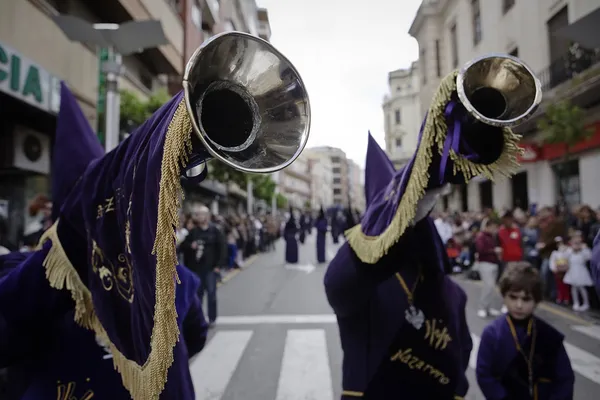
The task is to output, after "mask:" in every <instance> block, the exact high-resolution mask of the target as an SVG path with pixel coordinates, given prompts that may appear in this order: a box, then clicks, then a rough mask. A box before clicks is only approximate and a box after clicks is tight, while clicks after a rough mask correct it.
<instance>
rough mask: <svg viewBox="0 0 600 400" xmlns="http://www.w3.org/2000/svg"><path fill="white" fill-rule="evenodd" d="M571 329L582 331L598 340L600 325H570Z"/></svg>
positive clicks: (599, 338) (599, 337)
mask: <svg viewBox="0 0 600 400" xmlns="http://www.w3.org/2000/svg"><path fill="white" fill-rule="evenodd" d="M571 329H573V330H574V331H577V332H580V333H583V334H584V335H588V336H589V337H591V338H594V339H596V340H600V326H597V325H593V326H586V325H571Z"/></svg>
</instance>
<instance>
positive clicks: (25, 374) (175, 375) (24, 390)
mask: <svg viewBox="0 0 600 400" xmlns="http://www.w3.org/2000/svg"><path fill="white" fill-rule="evenodd" d="M44 255H45V251H44V250H42V251H40V252H36V253H33V254H32V255H31V256H29V255H23V254H22V253H11V254H9V255H6V256H2V257H0V270H5V269H8V268H10V269H13V272H12V273H11V274H10V275H9V277H10V279H11V280H12V281H18V280H23V281H28V282H39V283H40V288H39V289H40V290H39V291H38V292H36V293H38V294H37V295H36V296H33V297H34V298H36V300H37V301H38V302H39V304H40V305H41V304H44V302H46V303H47V304H51V305H55V304H56V303H55V302H54V301H52V299H53V297H48V296H46V293H45V292H46V291H48V293H49V294H52V295H58V296H60V295H64V296H65V297H67V298H68V297H69V294H68V292H66V291H57V290H54V289H51V288H50V287H49V286H48V284H47V282H43V280H45V278H43V274H39V275H42V278H41V279H36V278H35V275H38V273H35V274H34V275H32V272H34V271H38V269H41V268H42V267H41V260H42V259H43V258H42V257H43V256H44ZM19 259H20V260H21V261H22V262H23V261H24V263H22V264H20V265H21V266H20V267H19V268H18V269H14V268H13V267H14V263H15V261H17V260H19ZM177 271H178V273H179V276H180V278H181V282H182V284H181V285H178V286H177V297H176V308H177V314H178V315H179V316H180V317H179V319H178V323H179V327H180V329H181V330H182V332H184V338H185V342H184V341H180V342H179V343H178V344H177V346H176V347H175V350H174V353H175V360H176V361H175V363H174V364H173V366H172V367H171V368H170V369H169V373H168V380H167V384H166V389H165V391H163V393H162V395H161V397H160V398H161V399H165V400H166V399H171V398H177V399H183V400H192V399H194V398H195V396H194V388H193V385H192V381H191V377H190V373H189V368H188V356H191V355H192V354H188V349H190V348H191V349H194V350H193V351H194V352H197V351H199V350H200V349H201V348H202V346H203V345H204V341H205V339H206V333H207V330H208V328H207V324H206V321H205V319H204V316H203V314H202V309H201V307H200V305H199V299H198V296H197V294H196V292H197V290H198V287H199V285H200V281H199V279H198V278H197V277H196V276H195V275H194V274H193V273H192V272H190V271H188V270H187V269H186V268H185V267H180V266H178V267H177ZM44 286H45V288H44ZM30 288H32V289H33V288H35V287H30ZM0 289H4V290H2V291H1V293H2V295H5V296H6V295H9V294H10V293H12V297H9V299H12V300H13V301H15V300H17V298H16V297H14V296H16V295H19V294H23V295H27V296H29V297H31V296H30V292H28V293H19V292H17V291H10V290H7V289H9V288H8V287H6V286H3V284H2V283H0ZM7 303H8V302H6V303H4V304H7ZM13 308H14V307H13ZM20 311H21V312H23V311H26V309H21V310H20ZM38 311H39V312H43V311H48V313H47V314H44V315H45V316H46V317H47V321H46V322H48V325H45V326H44V327H43V329H27V328H28V325H24V323H25V322H26V323H27V324H30V323H32V320H29V321H23V320H21V319H12V318H11V319H9V322H10V331H6V330H0V337H2V338H4V337H8V338H10V341H9V342H8V345H7V346H6V348H7V349H8V348H14V349H16V352H15V356H14V357H13V358H12V360H11V362H10V366H11V371H10V372H11V373H10V377H11V380H10V382H9V393H14V394H15V395H16V394H18V395H17V396H16V398H19V399H23V400H29V399H31V400H34V399H35V400H37V399H48V398H55V397H56V395H57V394H56V393H57V390H59V389H58V388H59V387H61V385H64V386H65V387H64V388H63V389H62V390H64V389H66V386H67V385H69V384H73V385H72V387H73V390H74V391H73V392H72V393H70V396H69V398H78V399H79V398H84V397H85V396H84V394H86V393H87V392H88V391H91V392H93V395H94V396H93V398H101V399H104V398H106V399H113V400H120V399H123V400H126V399H130V398H131V396H130V394H129V392H128V391H127V390H126V389H125V388H124V387H123V385H122V383H121V377H120V375H119V373H118V372H117V371H116V370H115V369H114V367H113V363H112V359H110V358H105V356H107V354H108V353H107V352H106V351H105V350H104V349H103V348H102V347H100V346H99V345H98V344H97V343H96V340H95V336H94V333H93V332H91V331H88V330H86V329H83V328H81V327H80V326H78V325H77V324H76V323H75V322H74V314H73V310H72V307H71V310H68V309H67V308H63V307H61V308H56V307H49V308H48V307H47V308H45V309H39V310H38ZM6 315H9V314H7V313H6V312H4V310H2V307H1V305H0V319H1V317H2V316H6ZM9 316H10V315H9ZM186 326H188V329H186ZM36 332H39V336H35V333H36ZM188 332H189V334H188ZM9 333H10V336H9V335H8V334H9ZM23 349H34V350H32V351H30V352H29V354H28V353H27V352H24V351H23ZM0 354H2V355H4V354H5V353H3V352H2V350H1V348H0ZM2 360H4V358H3V359H2ZM2 364H3V363H2ZM53 396H54V397H53ZM60 398H61V399H62V398H63V397H60ZM65 398H66V397H65Z"/></svg>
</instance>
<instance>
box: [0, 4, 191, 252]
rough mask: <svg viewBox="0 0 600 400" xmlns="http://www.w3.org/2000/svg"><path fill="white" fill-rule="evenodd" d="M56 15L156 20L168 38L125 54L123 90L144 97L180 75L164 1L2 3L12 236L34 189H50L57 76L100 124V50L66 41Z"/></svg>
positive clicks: (0, 41)
mask: <svg viewBox="0 0 600 400" xmlns="http://www.w3.org/2000/svg"><path fill="white" fill-rule="evenodd" d="M58 14H69V15H74V16H77V17H80V18H82V19H84V20H86V21H89V22H90V23H100V22H104V23H123V22H126V21H130V20H147V19H157V20H159V21H160V22H161V24H162V27H163V30H164V32H165V35H166V37H167V39H168V42H169V43H168V44H166V45H164V46H161V47H160V48H155V49H150V50H147V51H144V52H143V53H139V54H135V55H131V56H127V57H124V58H123V64H124V66H125V73H124V76H123V77H122V79H121V82H120V85H121V88H123V89H129V90H133V91H134V92H136V93H137V94H139V95H140V96H148V95H149V94H150V93H151V92H152V91H153V90H155V89H157V88H158V87H161V86H164V85H165V83H166V80H165V79H164V76H170V75H177V76H180V75H181V74H182V70H183V65H182V54H183V52H182V50H183V24H182V21H181V19H180V18H179V16H178V15H177V13H176V12H175V11H174V10H173V9H172V7H171V6H170V5H169V4H168V3H167V2H165V0H105V1H102V2H100V1H83V0H2V1H0V71H2V73H1V74H0V119H1V120H2V124H0V148H1V149H3V153H2V156H1V157H0V202H1V203H2V207H1V209H2V210H7V211H3V213H4V214H6V215H4V216H3V217H5V218H7V219H8V226H9V229H10V232H9V237H10V239H11V240H13V241H16V240H17V239H18V237H19V235H20V233H21V231H22V229H23V226H24V225H25V224H26V223H27V218H28V216H27V213H26V212H25V210H26V205H27V204H28V203H29V201H30V200H31V199H32V198H33V197H34V196H36V195H37V194H47V195H49V194H50V179H49V174H50V159H51V148H52V140H53V137H54V130H55V127H56V115H57V112H58V109H59V106H60V86H59V84H60V81H61V80H64V81H65V82H66V83H67V84H68V85H69V87H70V88H71V90H72V91H73V92H74V94H75V96H76V97H77V99H78V101H79V104H80V105H81V108H82V110H83V112H84V114H85V115H86V117H87V119H88V120H89V122H90V124H91V126H92V127H94V129H95V128H96V126H97V122H98V121H97V112H96V108H97V102H98V88H99V82H100V79H101V74H100V71H99V60H98V56H97V54H98V53H102V52H100V51H99V49H96V48H93V47H92V46H89V45H85V44H81V43H74V42H71V41H70V40H69V39H68V38H67V37H66V36H65V35H64V33H63V32H62V31H61V30H60V29H59V28H58V26H57V25H56V24H55V23H54V22H53V21H52V19H51V18H52V16H54V15H58ZM32 28H34V29H32ZM4 149H8V151H6V152H4Z"/></svg>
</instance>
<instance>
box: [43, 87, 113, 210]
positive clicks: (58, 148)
mask: <svg viewBox="0 0 600 400" xmlns="http://www.w3.org/2000/svg"><path fill="white" fill-rule="evenodd" d="M54 143H55V144H54V149H53V152H52V201H53V208H52V220H53V221H55V220H56V218H57V217H58V213H59V211H60V207H61V206H62V204H63V203H64V201H65V199H66V197H67V196H68V195H69V193H70V192H71V189H73V186H75V183H76V182H77V180H78V179H79V178H80V177H81V175H83V173H84V172H85V169H86V168H87V166H88V164H89V163H90V162H91V161H92V160H95V159H97V158H100V157H102V156H103V155H104V149H103V148H102V146H101V145H100V142H99V141H98V138H97V137H96V135H95V134H94V131H93V130H92V127H91V126H90V124H89V123H88V121H87V119H86V118H85V115H83V111H81V108H80V107H79V104H78V103H77V100H76V99H75V96H73V93H71V91H70V90H69V88H68V87H67V85H66V84H65V83H64V82H61V84H60V111H59V113H58V119H57V123H56V138H55V142H54Z"/></svg>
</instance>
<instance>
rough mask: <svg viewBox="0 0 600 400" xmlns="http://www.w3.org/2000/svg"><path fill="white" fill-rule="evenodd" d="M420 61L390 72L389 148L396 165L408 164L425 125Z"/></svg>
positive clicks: (387, 100) (387, 106)
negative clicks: (422, 121)
mask: <svg viewBox="0 0 600 400" xmlns="http://www.w3.org/2000/svg"><path fill="white" fill-rule="evenodd" d="M418 65H419V64H418V62H413V63H412V65H411V66H410V68H406V69H398V70H395V71H392V72H390V73H389V74H388V85H389V93H388V94H386V96H385V97H384V99H383V117H384V127H385V149H386V152H387V154H388V156H389V157H390V159H391V160H392V162H393V163H394V165H395V166H396V168H400V167H401V166H403V165H404V164H406V163H407V162H408V161H409V160H410V158H411V157H412V155H413V153H414V152H415V150H416V148H417V141H418V137H419V127H420V126H421V120H422V112H421V96H420V93H419V82H420V74H419V68H418Z"/></svg>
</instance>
